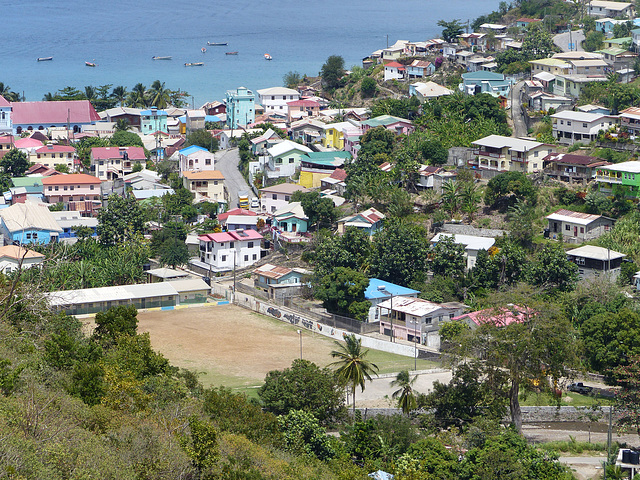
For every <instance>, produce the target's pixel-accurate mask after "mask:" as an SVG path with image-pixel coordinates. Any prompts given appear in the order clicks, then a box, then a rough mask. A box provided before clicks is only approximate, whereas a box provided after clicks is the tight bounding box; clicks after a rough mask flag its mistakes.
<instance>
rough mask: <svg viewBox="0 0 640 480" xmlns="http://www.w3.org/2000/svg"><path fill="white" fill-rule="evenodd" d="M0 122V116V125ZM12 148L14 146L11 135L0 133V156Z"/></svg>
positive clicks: (0, 119) (0, 122)
mask: <svg viewBox="0 0 640 480" xmlns="http://www.w3.org/2000/svg"><path fill="white" fill-rule="evenodd" d="M0 108H2V107H0ZM0 115H1V114H0ZM1 124H2V118H1V117H0V125H1ZM12 148H14V147H13V135H0V158H2V157H4V156H5V155H6V154H7V153H9V150H11V149H12Z"/></svg>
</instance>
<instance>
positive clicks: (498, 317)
mask: <svg viewBox="0 0 640 480" xmlns="http://www.w3.org/2000/svg"><path fill="white" fill-rule="evenodd" d="M525 313H526V312H525V311H524V309H521V308H518V307H515V306H511V307H509V308H500V309H497V310H493V309H486V310H478V311H477V312H469V313H465V314H463V315H460V316H459V317H454V318H452V320H464V319H465V318H468V319H469V320H471V321H472V322H473V323H475V324H476V325H478V326H479V325H482V324H485V323H489V324H493V325H494V326H496V327H505V326H507V325H511V324H512V323H522V322H523V321H524V320H525Z"/></svg>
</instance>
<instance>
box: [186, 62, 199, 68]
mask: <svg viewBox="0 0 640 480" xmlns="http://www.w3.org/2000/svg"><path fill="white" fill-rule="evenodd" d="M203 65H204V62H188V63H185V64H184V66H185V67H201V66H203Z"/></svg>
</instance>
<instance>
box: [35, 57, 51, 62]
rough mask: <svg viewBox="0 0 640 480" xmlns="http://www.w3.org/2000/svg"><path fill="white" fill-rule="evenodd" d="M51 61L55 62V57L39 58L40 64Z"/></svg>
mask: <svg viewBox="0 0 640 480" xmlns="http://www.w3.org/2000/svg"><path fill="white" fill-rule="evenodd" d="M49 60H53V57H38V61H39V62H48V61H49Z"/></svg>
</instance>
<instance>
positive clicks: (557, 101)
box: [528, 92, 573, 112]
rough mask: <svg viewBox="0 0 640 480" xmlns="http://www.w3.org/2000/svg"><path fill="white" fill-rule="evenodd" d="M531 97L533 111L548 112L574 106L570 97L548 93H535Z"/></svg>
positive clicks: (530, 105) (530, 103)
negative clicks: (552, 109)
mask: <svg viewBox="0 0 640 480" xmlns="http://www.w3.org/2000/svg"><path fill="white" fill-rule="evenodd" d="M528 97H529V107H530V108H532V109H533V110H537V111H544V112H548V111H549V109H551V108H554V109H556V110H557V109H558V108H560V107H567V108H569V107H570V106H571V105H573V99H571V98H569V97H561V96H560V95H554V94H553V93H548V92H535V93H532V94H531V95H528Z"/></svg>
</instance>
